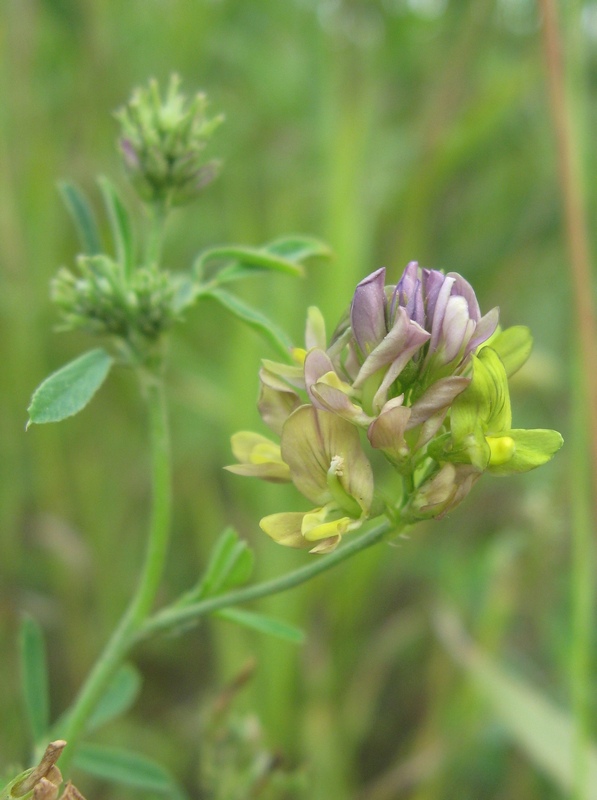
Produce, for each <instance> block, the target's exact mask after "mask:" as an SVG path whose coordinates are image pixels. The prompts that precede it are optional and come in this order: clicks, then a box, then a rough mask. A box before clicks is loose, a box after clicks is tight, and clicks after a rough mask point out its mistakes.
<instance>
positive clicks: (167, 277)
mask: <svg viewBox="0 0 597 800" xmlns="http://www.w3.org/2000/svg"><path fill="white" fill-rule="evenodd" d="M77 267H78V269H77V272H76V273H75V272H72V271H71V270H69V269H67V268H66V267H62V268H61V269H60V270H59V271H58V274H57V275H56V277H55V278H54V279H53V281H52V284H51V292H52V300H53V301H54V302H55V303H56V305H58V306H59V308H60V309H61V312H62V318H63V326H64V328H65V329H66V330H73V329H77V328H79V329H82V330H85V331H86V332H87V333H91V334H93V335H96V336H101V335H108V336H115V337H117V338H118V339H120V340H123V341H126V342H127V343H128V344H129V345H132V346H133V347H134V348H135V349H136V350H139V351H141V350H143V349H144V347H145V345H146V344H148V343H151V342H154V341H156V340H157V339H158V338H159V337H160V335H161V334H162V333H163V332H164V331H165V330H167V329H168V328H170V327H171V326H172V325H173V324H174V323H175V322H176V321H177V320H178V319H179V318H180V313H179V302H178V299H179V298H178V293H179V287H180V286H181V280H180V279H178V278H177V276H174V275H171V274H170V273H168V272H166V271H157V270H155V269H152V268H150V267H138V268H137V269H135V270H134V271H133V272H132V274H130V275H127V274H126V273H125V270H124V269H123V267H122V265H121V264H119V263H118V262H116V261H113V260H112V259H111V258H109V257H108V256H105V255H96V256H79V258H78V259H77Z"/></svg>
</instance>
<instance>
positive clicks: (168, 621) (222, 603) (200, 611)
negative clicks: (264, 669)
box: [136, 520, 397, 641]
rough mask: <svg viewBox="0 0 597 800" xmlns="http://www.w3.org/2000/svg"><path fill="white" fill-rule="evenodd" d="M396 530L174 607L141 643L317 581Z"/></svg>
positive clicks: (384, 527) (146, 629) (388, 527)
mask: <svg viewBox="0 0 597 800" xmlns="http://www.w3.org/2000/svg"><path fill="white" fill-rule="evenodd" d="M393 530H397V526H396V525H395V524H393V523H391V522H389V521H387V520H386V521H384V522H381V523H380V524H379V525H376V526H375V527H374V528H372V529H371V530H370V531H367V533H364V534H363V535H362V536H359V537H358V538H357V539H353V540H352V541H351V542H349V543H348V544H346V545H344V546H343V547H341V548H339V549H338V550H336V551H335V552H334V553H332V554H331V555H326V556H320V557H319V558H318V559H317V561H314V562H313V563H311V564H307V565H306V566H303V567H299V568H298V569H296V570H294V571H293V572H289V573H287V574H286V575H282V576H281V577H279V578H273V579H272V580H268V581H263V582H262V583H257V584H255V585H254V586H248V587H247V588H246V589H236V590H235V591H232V592H227V593H226V594H222V595H219V596H217V597H209V598H207V599H205V600H201V601H200V602H198V603H192V604H191V605H188V606H171V607H170V608H165V609H163V610H162V611H159V612H158V613H157V614H155V615H154V616H153V617H151V618H150V619H148V620H147V621H146V622H145V624H144V625H143V626H142V627H141V628H140V629H139V631H138V633H137V637H136V638H137V641H141V640H143V639H147V638H148V637H149V636H152V635H154V634H156V633H161V632H163V631H167V630H168V629H171V628H175V627H177V626H180V625H186V624H189V623H193V622H195V621H197V620H198V619H199V617H203V616H205V615H206V614H209V613H212V612H213V611H218V610H219V609H221V608H227V607H228V606H234V605H238V604H239V603H246V602H248V601H249V600H257V599H258V598H260V597H266V596H268V595H272V594H280V593H281V592H286V591H288V589H292V588H294V587H295V586H298V585H299V584H301V583H305V581H308V580H310V579H311V578H314V577H315V576H316V575H319V574H320V573H322V572H327V571H328V570H329V569H332V568H333V567H335V566H337V565H338V564H340V563H342V561H346V559H347V558H350V557H351V556H354V555H356V553H360V552H361V551H362V550H366V549H367V548H368V547H371V546H372V545H374V544H376V543H377V542H379V541H381V539H383V537H384V536H386V535H387V534H388V533H390V532H391V531H393Z"/></svg>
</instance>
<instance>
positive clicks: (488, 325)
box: [464, 306, 500, 357]
mask: <svg viewBox="0 0 597 800" xmlns="http://www.w3.org/2000/svg"><path fill="white" fill-rule="evenodd" d="M499 321H500V310H499V308H498V307H497V306H496V307H495V308H492V309H491V311H488V312H487V314H485V316H484V317H481V319H480V320H479V322H477V327H476V328H475V332H474V334H473V336H472V337H471V340H470V342H469V343H468V345H467V346H466V351H465V353H464V355H465V357H466V356H468V355H469V353H474V351H475V350H476V349H477V347H479V345H480V344H483V342H486V341H487V339H489V337H490V336H493V334H494V333H495V330H496V328H497V326H498V323H499Z"/></svg>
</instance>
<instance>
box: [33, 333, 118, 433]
mask: <svg viewBox="0 0 597 800" xmlns="http://www.w3.org/2000/svg"><path fill="white" fill-rule="evenodd" d="M113 363H114V359H113V358H112V356H110V355H109V353H107V352H106V351H105V350H103V349H102V348H99V347H98V348H96V349H95V350H90V351H89V352H87V353H84V354H83V355H82V356H79V357H78V358H76V359H75V360H74V361H71V362H70V364H66V365H65V366H64V367H61V368H60V369H59V370H57V371H56V372H54V373H52V375H50V376H49V377H48V378H46V379H45V381H43V383H41V384H40V385H39V387H38V388H37V389H36V390H35V392H34V394H33V397H32V398H31V404H30V406H29V408H28V409H27V410H28V412H29V422H28V423H27V426H29V425H31V424H33V423H35V424H37V425H41V424H42V423H44V422H60V421H61V420H63V419H66V418H67V417H72V416H73V415H74V414H78V413H79V411H82V410H83V409H84V408H85V406H86V405H87V404H88V403H89V402H90V400H91V399H92V397H93V395H94V394H95V393H96V392H97V390H98V389H99V388H100V386H101V385H102V383H103V382H104V381H105V380H106V378H107V377H108V373H109V372H110V368H111V367H112V365H113Z"/></svg>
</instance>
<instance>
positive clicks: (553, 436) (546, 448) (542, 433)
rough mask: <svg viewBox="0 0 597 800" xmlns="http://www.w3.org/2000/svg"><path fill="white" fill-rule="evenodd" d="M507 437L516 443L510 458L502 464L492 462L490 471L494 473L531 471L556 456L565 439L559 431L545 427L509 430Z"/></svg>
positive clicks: (511, 473) (506, 433)
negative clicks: (545, 428)
mask: <svg viewBox="0 0 597 800" xmlns="http://www.w3.org/2000/svg"><path fill="white" fill-rule="evenodd" d="M505 437H506V438H507V439H510V440H511V441H512V442H513V444H514V452H513V453H512V456H511V458H510V459H508V460H507V461H505V462H504V463H502V464H490V466H489V467H488V471H489V472H491V473H492V474H493V475H514V474H516V473H519V472H529V470H531V469H535V468H536V467H540V466H541V465H542V464H546V463H547V462H548V461H551V459H552V458H553V457H554V455H555V454H556V453H557V452H558V450H559V449H560V447H561V446H562V445H563V443H564V440H563V439H562V437H561V435H560V434H559V433H558V432H557V431H550V430H544V429H541V428H539V429H536V430H509V431H506V432H505Z"/></svg>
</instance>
